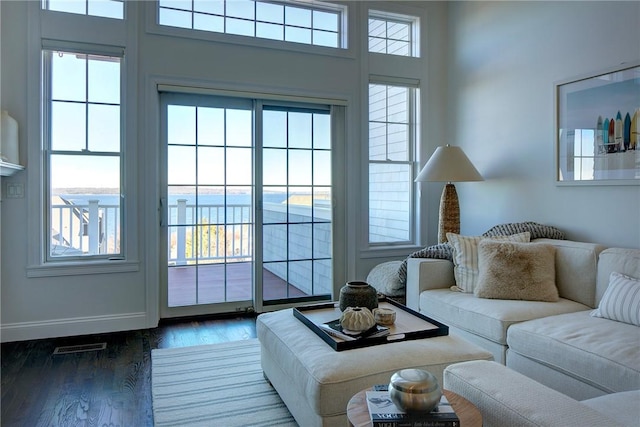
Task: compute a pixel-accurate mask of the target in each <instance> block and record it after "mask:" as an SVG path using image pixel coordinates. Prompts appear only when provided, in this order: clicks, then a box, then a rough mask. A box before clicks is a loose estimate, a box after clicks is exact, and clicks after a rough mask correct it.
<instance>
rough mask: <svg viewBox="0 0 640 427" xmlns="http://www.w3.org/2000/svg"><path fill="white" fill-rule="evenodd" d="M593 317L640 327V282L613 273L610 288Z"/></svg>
mask: <svg viewBox="0 0 640 427" xmlns="http://www.w3.org/2000/svg"><path fill="white" fill-rule="evenodd" d="M591 315H592V316H594V317H603V318H605V319H610V320H615V321H617V322H624V323H629V324H631V325H636V326H640V280H639V279H634V278H633V277H629V276H625V275H624V274H620V273H617V272H615V271H614V272H612V273H611V276H610V278H609V287H608V288H607V290H606V291H605V293H604V296H603V297H602V299H601V300H600V304H598V308H597V309H595V310H593V311H592V312H591Z"/></svg>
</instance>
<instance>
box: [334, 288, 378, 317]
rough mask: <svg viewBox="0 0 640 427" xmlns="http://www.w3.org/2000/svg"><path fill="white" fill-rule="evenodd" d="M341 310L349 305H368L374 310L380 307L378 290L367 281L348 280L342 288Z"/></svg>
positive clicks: (367, 306)
mask: <svg viewBox="0 0 640 427" xmlns="http://www.w3.org/2000/svg"><path fill="white" fill-rule="evenodd" d="M339 307H340V311H344V310H345V308H347V307H366V308H368V309H369V310H373V309H374V308H376V307H378V292H377V291H376V288H374V287H373V286H371V285H370V284H368V283H367V282H359V281H354V282H347V284H346V285H344V286H343V287H342V288H341V289H340V305H339Z"/></svg>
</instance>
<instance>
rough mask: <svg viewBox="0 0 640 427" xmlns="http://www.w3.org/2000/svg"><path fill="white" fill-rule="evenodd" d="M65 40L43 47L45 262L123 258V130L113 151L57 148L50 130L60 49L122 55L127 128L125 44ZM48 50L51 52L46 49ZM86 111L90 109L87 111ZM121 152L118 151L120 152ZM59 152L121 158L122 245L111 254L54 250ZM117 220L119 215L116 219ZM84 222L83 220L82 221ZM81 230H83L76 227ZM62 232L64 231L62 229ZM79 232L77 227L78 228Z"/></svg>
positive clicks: (45, 44) (121, 107)
mask: <svg viewBox="0 0 640 427" xmlns="http://www.w3.org/2000/svg"><path fill="white" fill-rule="evenodd" d="M62 45H63V44H61V45H60V46H58V45H56V43H55V42H50V41H47V40H44V41H43V49H42V89H43V90H42V101H41V102H42V123H43V126H42V147H43V157H44V159H43V163H44V171H45V174H44V180H43V192H44V194H45V200H46V202H45V203H46V210H45V212H46V213H45V214H44V215H45V219H46V220H45V224H46V226H45V236H44V241H45V245H46V251H45V254H44V259H45V262H48V263H55V262H69V261H79V262H81V261H82V260H85V259H87V258H89V259H91V260H99V259H110V258H118V259H121V258H123V255H124V252H123V251H124V240H125V237H124V236H125V234H124V228H125V221H124V215H123V213H124V211H123V203H122V202H123V199H124V197H123V195H124V192H123V188H122V184H123V182H124V155H123V148H124V147H123V135H122V134H123V133H122V132H119V135H120V140H119V141H118V151H117V152H116V151H113V152H108V153H106V152H100V151H98V152H96V151H90V150H88V149H87V148H84V149H81V150H58V149H55V148H54V147H52V145H51V143H52V135H51V132H50V129H51V127H52V108H51V107H52V104H53V102H54V99H53V98H52V96H51V92H52V89H53V88H52V87H51V86H50V83H51V77H52V74H51V72H52V68H51V62H50V58H51V57H52V56H53V55H55V54H56V52H62V51H64V52H65V53H68V54H83V55H87V56H89V57H90V56H91V55H96V56H103V57H112V58H119V59H120V61H119V71H120V75H119V79H120V80H119V81H120V87H119V89H120V94H119V100H120V103H119V104H118V106H119V112H120V114H119V122H120V130H122V129H123V128H124V126H123V125H124V120H123V106H122V99H123V95H124V90H123V85H122V81H123V77H124V69H125V67H126V64H125V58H124V49H121V48H110V47H105V46H94V45H87V46H81V45H74V46H73V47H72V48H66V47H64V46H62ZM46 52H48V53H46ZM86 84H87V85H89V82H88V81H87V82H86ZM82 103H83V104H87V105H88V104H91V103H90V102H89V101H88V99H85V100H84V101H82ZM85 114H86V113H85ZM85 119H87V117H85ZM88 125H89V123H88V121H87V122H85V126H87V129H86V130H85V132H88ZM86 143H87V141H85V144H86ZM116 153H117V154H116ZM55 155H70V156H92V157H117V158H118V163H119V170H120V173H119V175H120V177H119V182H120V188H119V196H120V200H119V207H118V211H119V212H118V219H117V222H118V224H119V226H118V228H119V232H118V246H119V250H118V251H117V252H113V253H107V254H84V255H69V256H64V255H59V256H54V255H52V251H51V245H52V239H53V236H52V235H51V232H52V231H51V230H52V227H53V218H52V216H51V215H52V207H51V197H52V194H51V191H52V188H51V183H52V176H51V174H52V170H51V162H52V157H53V156H55ZM114 220H115V219H114ZM81 225H82V224H81ZM76 231H79V230H76ZM60 232H61V231H60ZM74 234H75V231H74Z"/></svg>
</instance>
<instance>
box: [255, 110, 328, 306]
mask: <svg viewBox="0 0 640 427" xmlns="http://www.w3.org/2000/svg"><path fill="white" fill-rule="evenodd" d="M263 124H264V125H263V134H262V143H263V145H262V155H263V156H262V159H263V164H262V184H263V187H262V200H263V209H262V240H263V242H262V244H263V270H264V277H265V279H264V286H263V295H262V297H263V302H264V304H265V305H269V304H270V303H271V304H276V303H282V302H283V301H289V300H295V299H300V298H310V299H318V297H321V298H330V297H331V293H332V283H333V280H332V262H331V254H332V233H331V202H330V201H331V152H330V147H331V141H330V134H331V132H330V116H329V111H321V110H318V111H316V110H306V109H305V110H301V109H295V108H280V107H271V106H269V107H265V109H264V111H263ZM267 277H270V278H271V279H273V281H274V282H275V278H278V279H279V282H280V286H278V287H277V288H276V287H271V288H268V287H267V280H268V279H267Z"/></svg>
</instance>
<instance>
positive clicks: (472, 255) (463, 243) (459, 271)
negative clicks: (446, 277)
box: [447, 231, 531, 292]
mask: <svg viewBox="0 0 640 427" xmlns="http://www.w3.org/2000/svg"><path fill="white" fill-rule="evenodd" d="M530 238H531V233H529V232H528V231H526V232H524V233H518V234H512V235H510V236H493V237H483V236H462V235H460V234H455V233H447V240H448V241H449V243H450V244H451V246H452V247H453V275H454V276H455V279H456V286H457V287H458V290H460V291H461V292H473V289H474V288H475V286H476V282H477V281H478V243H480V242H481V241H482V240H484V239H493V240H506V241H510V242H528V241H529V240H530Z"/></svg>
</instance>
